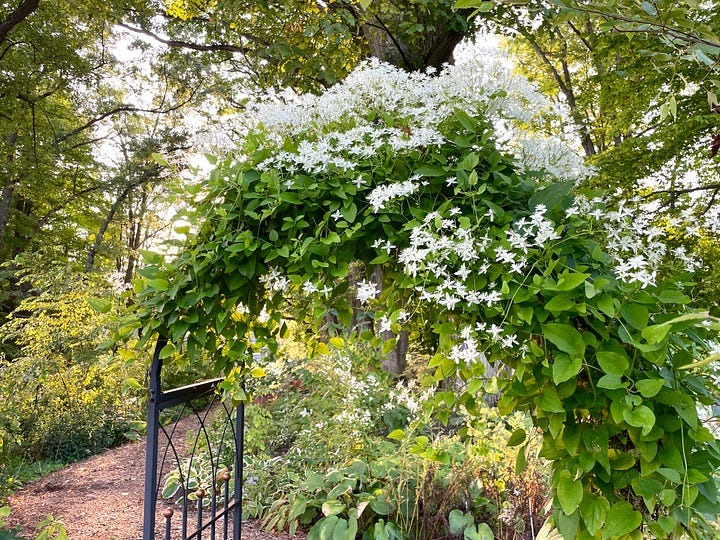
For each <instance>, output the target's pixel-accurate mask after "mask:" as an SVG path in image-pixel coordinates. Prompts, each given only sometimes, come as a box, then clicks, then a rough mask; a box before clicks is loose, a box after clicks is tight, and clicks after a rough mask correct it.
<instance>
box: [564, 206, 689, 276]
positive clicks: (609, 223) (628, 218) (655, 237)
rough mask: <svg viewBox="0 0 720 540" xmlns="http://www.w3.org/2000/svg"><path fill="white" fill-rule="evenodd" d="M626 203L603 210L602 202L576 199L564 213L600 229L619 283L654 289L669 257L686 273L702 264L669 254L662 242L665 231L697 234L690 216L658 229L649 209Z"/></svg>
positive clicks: (680, 253)
mask: <svg viewBox="0 0 720 540" xmlns="http://www.w3.org/2000/svg"><path fill="white" fill-rule="evenodd" d="M629 202H630V204H629V205H628V204H625V203H622V202H621V203H620V204H618V205H617V208H616V209H614V210H606V205H607V202H606V200H605V199H603V198H596V199H592V200H589V199H587V198H585V197H582V196H579V197H576V198H575V201H574V203H573V205H572V206H571V207H570V208H568V210H567V211H566V213H567V215H568V216H573V215H580V216H584V217H586V218H589V219H591V220H594V221H596V222H597V223H598V224H600V225H601V226H602V228H603V229H602V230H603V232H604V233H605V236H606V238H607V240H606V243H605V247H606V249H607V251H608V253H610V255H612V256H613V259H614V260H613V268H614V271H615V274H616V275H617V277H618V278H619V279H620V280H622V281H625V282H626V283H637V284H639V285H640V286H641V287H643V288H644V287H647V286H650V285H655V284H656V279H657V275H658V271H659V270H660V267H661V265H662V264H663V262H664V261H665V260H666V258H667V256H668V255H672V256H674V258H675V259H676V260H677V261H679V262H680V263H682V265H683V266H684V268H685V269H686V270H688V271H693V270H696V269H698V268H699V267H700V266H701V265H702V261H701V260H699V258H698V257H697V256H695V255H691V254H688V253H687V251H686V249H685V248H683V247H678V248H676V249H674V250H672V251H670V250H669V249H668V246H667V244H666V243H665V241H664V240H665V239H666V237H667V232H666V231H667V230H668V228H681V229H682V230H683V231H684V233H685V234H688V235H699V234H700V226H699V225H698V224H697V222H694V223H693V222H692V221H691V220H692V219H693V218H692V216H691V215H690V214H687V215H681V216H679V217H678V218H669V219H668V220H666V221H665V223H664V224H663V225H664V228H663V227H660V226H658V225H657V223H656V217H655V213H654V212H653V211H652V209H650V208H648V207H647V206H646V205H645V206H644V205H642V204H640V202H641V201H640V200H639V199H632V200H630V201H629Z"/></svg>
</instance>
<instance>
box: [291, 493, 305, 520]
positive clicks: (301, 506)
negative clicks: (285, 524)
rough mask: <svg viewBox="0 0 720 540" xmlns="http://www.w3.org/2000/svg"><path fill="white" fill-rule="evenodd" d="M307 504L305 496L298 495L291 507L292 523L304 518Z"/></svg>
mask: <svg viewBox="0 0 720 540" xmlns="http://www.w3.org/2000/svg"><path fill="white" fill-rule="evenodd" d="M307 503H308V500H307V498H306V497H305V496H304V495H303V494H301V493H298V495H297V496H296V497H295V498H294V499H293V502H292V504H291V505H290V512H289V514H288V521H292V520H294V519H296V518H298V517H300V516H302V515H303V514H304V513H305V509H306V508H307Z"/></svg>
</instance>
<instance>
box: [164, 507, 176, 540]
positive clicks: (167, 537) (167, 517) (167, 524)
mask: <svg viewBox="0 0 720 540" xmlns="http://www.w3.org/2000/svg"><path fill="white" fill-rule="evenodd" d="M173 513H174V512H173V509H172V508H168V509H167V510H165V511H164V512H163V516H164V517H165V540H170V520H171V519H172V517H173Z"/></svg>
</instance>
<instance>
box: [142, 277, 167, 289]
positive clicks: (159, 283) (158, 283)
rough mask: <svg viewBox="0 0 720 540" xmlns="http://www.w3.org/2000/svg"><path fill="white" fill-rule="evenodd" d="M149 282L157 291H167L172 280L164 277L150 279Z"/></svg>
mask: <svg viewBox="0 0 720 540" xmlns="http://www.w3.org/2000/svg"><path fill="white" fill-rule="evenodd" d="M147 284H148V285H149V286H150V287H152V288H153V289H155V290H156V291H167V290H168V289H169V288H170V282H169V281H168V280H167V279H163V278H155V279H149V280H148V282H147Z"/></svg>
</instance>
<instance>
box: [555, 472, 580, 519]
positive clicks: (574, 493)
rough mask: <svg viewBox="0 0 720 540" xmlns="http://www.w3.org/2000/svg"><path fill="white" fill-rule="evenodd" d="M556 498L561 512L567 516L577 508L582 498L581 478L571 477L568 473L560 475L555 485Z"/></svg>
mask: <svg viewBox="0 0 720 540" xmlns="http://www.w3.org/2000/svg"><path fill="white" fill-rule="evenodd" d="M563 472H565V471H563ZM557 498H558V502H559V503H560V506H561V507H562V509H563V512H565V514H567V515H568V516H569V515H570V514H572V513H573V512H574V511H575V510H577V508H578V506H579V505H580V501H582V498H583V484H582V480H581V479H579V478H578V479H573V478H571V477H570V475H569V474H568V475H563V476H561V477H560V479H559V480H558V485H557Z"/></svg>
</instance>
